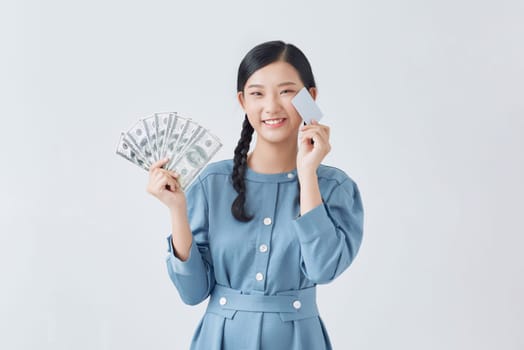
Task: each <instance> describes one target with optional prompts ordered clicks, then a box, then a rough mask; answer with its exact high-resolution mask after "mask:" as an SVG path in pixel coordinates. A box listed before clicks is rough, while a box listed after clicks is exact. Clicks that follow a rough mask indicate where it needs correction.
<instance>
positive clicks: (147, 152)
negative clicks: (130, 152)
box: [126, 119, 155, 166]
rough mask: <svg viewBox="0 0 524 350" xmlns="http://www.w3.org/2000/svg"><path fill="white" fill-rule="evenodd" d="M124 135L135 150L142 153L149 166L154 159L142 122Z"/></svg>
mask: <svg viewBox="0 0 524 350" xmlns="http://www.w3.org/2000/svg"><path fill="white" fill-rule="evenodd" d="M126 135H127V137H128V138H129V140H130V141H131V142H132V144H133V145H134V146H135V148H137V149H139V150H140V151H141V152H142V154H143V156H144V160H145V161H146V162H147V163H148V164H147V165H148V166H151V165H152V164H153V163H154V162H155V157H154V156H153V152H152V150H151V148H150V147H149V141H148V139H147V135H146V131H145V126H144V122H143V120H142V119H140V120H139V121H138V122H137V123H135V124H134V125H133V126H132V127H131V129H129V131H128V132H127V133H126Z"/></svg>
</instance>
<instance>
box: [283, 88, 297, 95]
mask: <svg viewBox="0 0 524 350" xmlns="http://www.w3.org/2000/svg"><path fill="white" fill-rule="evenodd" d="M292 92H295V91H294V90H291V89H286V90H282V91H281V92H280V93H281V94H290V93H292Z"/></svg>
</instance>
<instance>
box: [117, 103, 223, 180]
mask: <svg viewBox="0 0 524 350" xmlns="http://www.w3.org/2000/svg"><path fill="white" fill-rule="evenodd" d="M220 147H222V143H221V142H220V140H219V139H218V138H217V137H216V136H214V135H212V134H211V133H210V132H209V131H208V130H207V129H205V128H204V127H202V126H200V125H198V124H197V123H196V122H194V121H193V120H191V118H186V117H182V116H179V115H177V113H176V112H161V113H154V114H153V115H150V116H147V117H145V118H142V119H140V120H138V122H136V123H135V124H134V125H133V126H132V127H131V128H130V129H129V130H128V131H125V132H122V133H121V134H120V140H119V141H118V146H117V148H116V154H118V155H119V156H122V157H123V158H125V159H127V160H128V161H130V162H132V163H133V164H136V165H138V166H139V167H141V168H142V169H144V170H146V171H149V167H150V166H151V165H152V164H153V163H155V162H156V161H158V160H160V159H164V158H169V162H168V163H167V164H166V165H164V169H168V170H172V171H174V172H176V173H178V174H179V177H178V182H179V183H180V187H182V189H183V190H184V189H186V188H187V187H188V186H189V185H190V184H191V182H192V181H193V179H195V177H196V176H197V175H198V173H199V172H200V170H202V169H203V167H204V166H205V165H206V164H207V163H208V162H209V161H210V160H211V158H212V157H213V156H214V155H215V154H216V153H217V152H218V150H219V149H220Z"/></svg>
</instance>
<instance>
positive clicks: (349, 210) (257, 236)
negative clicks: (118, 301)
mask: <svg viewBox="0 0 524 350" xmlns="http://www.w3.org/2000/svg"><path fill="white" fill-rule="evenodd" d="M232 169H233V161H232V160H224V161H219V162H215V163H211V164H209V165H208V166H207V167H206V168H205V169H204V170H203V171H202V172H201V174H200V175H199V176H198V178H197V179H196V180H195V181H194V182H193V183H192V184H191V186H190V187H189V188H188V189H187V190H186V198H187V208H188V217H189V224H190V227H191V230H192V233H193V243H192V245H191V249H190V255H189V258H188V259H187V260H186V261H181V260H180V259H178V258H177V257H176V256H175V255H174V254H173V249H172V245H171V235H169V236H168V237H167V241H168V255H167V260H166V262H167V269H168V273H169V277H170V278H171V280H172V282H173V283H174V285H175V286H176V288H177V290H178V292H179V295H180V297H181V299H182V300H183V302H185V303H186V304H189V305H195V304H198V303H200V302H202V301H203V300H206V299H208V307H207V310H206V313H205V314H204V316H203V317H202V319H201V321H200V323H199V324H198V326H197V329H196V331H195V333H194V335H193V339H192V342H191V349H192V350H243V349H246V350H259V349H264V350H280V349H282V350H284V349H285V350H323V349H332V346H331V343H330V340H329V337H328V334H327V332H326V328H325V327H324V324H323V322H322V319H321V318H320V316H319V314H318V309H317V305H316V302H315V292H316V287H315V286H316V285H317V284H323V283H329V282H330V281H332V280H333V279H335V278H336V277H337V276H339V275H340V274H341V273H342V272H343V271H344V270H346V268H347V267H348V266H349V265H350V264H351V262H352V261H353V259H354V258H355V256H356V254H357V252H358V250H359V247H360V244H361V241H362V229H363V207H362V202H361V198H360V193H359V190H358V187H357V185H356V183H355V182H354V181H353V180H352V179H351V178H349V177H348V175H346V174H345V173H344V172H343V171H342V170H340V169H337V168H334V167H330V166H325V165H320V166H319V168H318V169H317V175H318V181H319V186H320V192H321V195H322V200H323V203H322V204H320V205H318V206H317V207H315V208H314V209H312V210H311V211H309V212H307V213H305V214H304V215H302V216H300V207H299V186H298V179H297V172H296V170H294V171H291V172H289V173H279V174H260V173H256V172H254V171H253V170H251V169H249V168H248V169H247V172H246V191H247V192H246V198H247V200H246V208H247V212H248V214H250V215H253V219H252V220H251V221H249V222H239V221H237V220H236V219H235V218H234V217H233V215H232V214H231V204H232V203H233V201H234V199H235V198H236V196H237V193H236V191H235V190H234V189H233V186H232V183H231V173H232ZM208 297H209V298H208Z"/></svg>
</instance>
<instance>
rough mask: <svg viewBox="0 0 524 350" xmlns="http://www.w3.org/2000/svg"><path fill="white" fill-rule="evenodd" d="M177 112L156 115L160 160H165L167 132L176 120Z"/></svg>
mask: <svg viewBox="0 0 524 350" xmlns="http://www.w3.org/2000/svg"><path fill="white" fill-rule="evenodd" d="M175 116H176V112H175V113H172V112H163V113H155V120H156V142H157V148H158V152H159V158H160V159H163V158H165V153H164V141H165V139H166V137H165V136H166V132H167V130H168V129H169V127H170V125H171V122H172V121H173V120H174V119H175Z"/></svg>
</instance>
